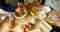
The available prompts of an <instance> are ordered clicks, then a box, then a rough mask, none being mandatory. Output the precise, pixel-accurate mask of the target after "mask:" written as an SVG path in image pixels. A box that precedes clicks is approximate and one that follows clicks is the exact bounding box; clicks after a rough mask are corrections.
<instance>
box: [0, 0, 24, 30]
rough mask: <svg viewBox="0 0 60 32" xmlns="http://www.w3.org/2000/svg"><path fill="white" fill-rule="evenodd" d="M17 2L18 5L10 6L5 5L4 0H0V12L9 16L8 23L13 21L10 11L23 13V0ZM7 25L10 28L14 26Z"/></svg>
mask: <svg viewBox="0 0 60 32" xmlns="http://www.w3.org/2000/svg"><path fill="white" fill-rule="evenodd" d="M17 3H19V4H20V5H17V6H18V7H13V6H10V5H6V4H5V0H0V9H1V11H2V12H3V13H0V14H4V15H7V16H9V18H10V24H11V23H12V22H14V21H15V19H14V17H13V15H12V12H16V13H21V14H22V13H23V8H24V0H19V1H18V2H17ZM9 27H10V28H12V27H14V24H13V25H9ZM10 28H9V29H10Z"/></svg>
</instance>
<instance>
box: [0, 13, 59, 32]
mask: <svg viewBox="0 0 60 32" xmlns="http://www.w3.org/2000/svg"><path fill="white" fill-rule="evenodd" d="M55 13H56V12H55ZM29 17H32V16H31V15H30V14H29V13H28V15H27V16H26V17H25V18H21V19H15V27H14V28H13V29H12V30H13V31H14V32H21V29H20V27H21V25H22V24H23V23H24V22H28V23H29V20H28V18H29ZM39 22H41V21H39ZM9 24H10V21H9V18H8V17H7V18H6V19H5V20H4V22H3V23H2V24H1V25H2V26H1V25H0V32H5V31H6V30H7V29H8V26H9ZM35 25H36V24H35ZM37 25H38V24H37ZM52 25H56V26H58V27H60V20H59V21H56V23H54V24H52ZM33 28H37V26H35V27H34V25H33ZM38 28H39V27H38Z"/></svg>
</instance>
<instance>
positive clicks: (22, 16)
mask: <svg viewBox="0 0 60 32" xmlns="http://www.w3.org/2000/svg"><path fill="white" fill-rule="evenodd" d="M24 13H25V14H24V15H21V16H19V17H18V16H17V15H15V13H14V12H13V15H14V17H15V18H17V19H20V18H24V17H25V16H26V15H27V10H26V9H24Z"/></svg>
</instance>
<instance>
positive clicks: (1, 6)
mask: <svg viewBox="0 0 60 32" xmlns="http://www.w3.org/2000/svg"><path fill="white" fill-rule="evenodd" d="M0 9H3V10H5V11H8V12H15V7H13V6H9V5H7V6H5V5H0Z"/></svg>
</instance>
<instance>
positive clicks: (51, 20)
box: [47, 14, 57, 23]
mask: <svg viewBox="0 0 60 32" xmlns="http://www.w3.org/2000/svg"><path fill="white" fill-rule="evenodd" d="M47 21H48V22H49V23H55V22H56V21H57V16H56V15H54V14H50V15H49V16H48V17H47Z"/></svg>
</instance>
